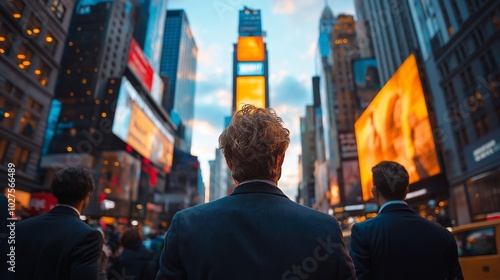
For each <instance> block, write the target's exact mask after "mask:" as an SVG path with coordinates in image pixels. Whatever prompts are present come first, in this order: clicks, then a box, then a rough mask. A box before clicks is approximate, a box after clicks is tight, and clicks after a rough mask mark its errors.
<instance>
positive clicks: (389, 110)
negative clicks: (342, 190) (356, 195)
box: [354, 55, 440, 201]
mask: <svg viewBox="0 0 500 280" xmlns="http://www.w3.org/2000/svg"><path fill="white" fill-rule="evenodd" d="M354 127H355V133H356V144H357V147H358V159H359V166H360V175H361V185H362V189H363V200H365V201H366V200H369V199H371V198H372V195H371V188H372V186H373V182H372V172H371V169H372V167H373V166H375V165H376V164H378V163H379V162H381V161H385V160H389V161H396V162H398V163H400V164H402V165H403V166H404V167H405V168H406V170H407V171H408V173H409V174H410V183H414V182H417V181H419V180H421V179H424V178H427V177H430V176H433V175H436V174H438V173H440V167H439V163H438V159H437V154H436V147H435V145H434V140H433V136H432V130H431V125H430V122H429V119H428V112H427V106H426V103H425V98H424V93H423V89H422V84H421V82H420V77H419V74H418V68H417V62H416V59H415V56H414V55H411V56H409V57H408V58H407V59H406V60H405V61H404V62H403V64H402V65H401V66H400V67H399V69H398V70H397V71H396V73H395V74H394V75H393V76H392V77H391V79H389V81H388V82H387V83H386V84H385V85H384V87H383V88H382V89H381V90H380V92H379V93H378V94H377V96H375V98H374V99H373V101H372V102H371V103H370V105H369V106H368V107H367V108H366V109H365V111H364V112H363V114H362V115H361V116H360V117H359V119H358V120H357V121H356V123H355V124H354Z"/></svg>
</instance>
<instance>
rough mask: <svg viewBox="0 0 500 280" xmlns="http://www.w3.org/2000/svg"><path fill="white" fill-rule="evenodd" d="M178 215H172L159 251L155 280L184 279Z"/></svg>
mask: <svg viewBox="0 0 500 280" xmlns="http://www.w3.org/2000/svg"><path fill="white" fill-rule="evenodd" d="M179 215H180V214H179V213H176V214H175V215H174V218H173V219H172V224H171V225H170V228H169V229H168V231H167V234H166V235H165V246H163V249H162V251H161V256H160V270H159V271H158V274H157V275H156V280H174V279H175V280H182V279H186V272H185V271H184V267H183V266H182V263H181V259H180V256H179V231H180V229H179V220H180V218H179Z"/></svg>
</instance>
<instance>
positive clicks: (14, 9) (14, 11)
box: [5, 0, 24, 20]
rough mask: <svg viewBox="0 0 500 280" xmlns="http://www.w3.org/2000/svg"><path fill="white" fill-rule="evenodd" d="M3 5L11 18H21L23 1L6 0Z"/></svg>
mask: <svg viewBox="0 0 500 280" xmlns="http://www.w3.org/2000/svg"><path fill="white" fill-rule="evenodd" d="M5 6H6V7H7V10H8V11H9V13H10V14H11V15H12V17H13V18H15V19H16V20H20V19H21V18H22V16H23V11H24V3H23V1H22V0H8V1H7V4H6V5H5Z"/></svg>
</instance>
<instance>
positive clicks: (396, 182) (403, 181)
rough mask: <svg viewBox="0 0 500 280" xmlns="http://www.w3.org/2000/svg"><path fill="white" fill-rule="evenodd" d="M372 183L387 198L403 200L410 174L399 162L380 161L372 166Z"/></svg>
mask: <svg viewBox="0 0 500 280" xmlns="http://www.w3.org/2000/svg"><path fill="white" fill-rule="evenodd" d="M372 173H373V184H374V186H375V188H377V190H378V191H379V193H380V194H381V195H382V196H383V197H384V198H385V199H388V200H403V199H404V198H405V196H406V191H407V188H408V184H409V179H410V176H409V175H408V172H407V171H406V169H405V168H404V166H402V165H401V164H399V163H397V162H393V161H382V162H380V163H379V164H377V165H375V166H374V167H373V168H372Z"/></svg>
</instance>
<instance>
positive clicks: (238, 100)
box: [233, 36, 267, 111]
mask: <svg viewBox="0 0 500 280" xmlns="http://www.w3.org/2000/svg"><path fill="white" fill-rule="evenodd" d="M235 51H236V56H235V58H236V61H235V63H236V65H235V79H234V83H235V87H234V89H235V91H236V92H235V95H234V101H233V102H234V104H235V108H234V109H235V110H236V111H237V110H240V109H241V107H242V106H243V105H244V104H253V105H255V106H256V107H266V106H267V92H266V88H267V87H266V83H267V79H266V75H267V73H266V69H265V67H266V64H265V61H266V47H265V44H264V39H263V37H261V36H240V37H239V38H238V43H237V44H236V48H235Z"/></svg>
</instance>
